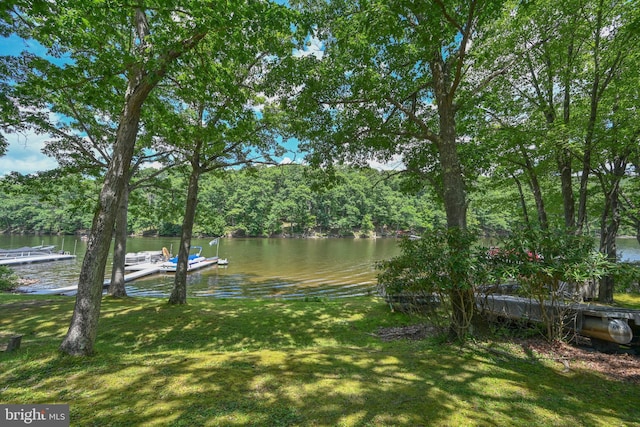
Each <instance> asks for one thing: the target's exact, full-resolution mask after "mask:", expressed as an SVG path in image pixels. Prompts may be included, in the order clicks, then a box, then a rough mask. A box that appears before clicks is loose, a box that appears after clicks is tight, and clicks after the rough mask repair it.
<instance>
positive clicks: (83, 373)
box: [0, 294, 640, 426]
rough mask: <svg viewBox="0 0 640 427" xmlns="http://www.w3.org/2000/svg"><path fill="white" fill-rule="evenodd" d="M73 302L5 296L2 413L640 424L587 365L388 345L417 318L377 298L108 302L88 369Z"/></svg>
mask: <svg viewBox="0 0 640 427" xmlns="http://www.w3.org/2000/svg"><path fill="white" fill-rule="evenodd" d="M73 303H74V301H73V299H70V298H58V297H46V298H38V297H33V296H12V295H7V294H3V295H0V332H4V333H5V334H6V333H8V332H12V333H20V334H24V337H23V340H22V347H21V349H20V350H19V351H18V352H16V353H12V354H10V353H2V354H0V402H2V403H69V404H70V407H71V417H72V418H71V420H72V425H78V426H80V425H82V426H89V425H96V426H106V425H121V426H131V425H149V426H156V425H157V426H164V425H184V426H192V425H223V426H232V425H265V426H274V425H302V426H310V425H311V426H313V425H394V426H402V425H406V426H415V425H430V426H448V425H452V426H460V425H509V426H512V425H515V426H518V425H520V426H535V425H539V426H547V425H554V426H575V425H594V426H599V425H601V426H611V425H640V424H639V421H638V420H640V407H639V406H638V401H639V400H640V390H638V387H637V386H635V385H632V384H627V383H619V382H615V381H610V380H607V379H604V378H602V377H600V376H598V375H596V374H594V373H591V372H589V371H588V370H582V369H580V367H574V366H572V370H571V371H569V372H564V371H563V369H564V366H563V365H562V364H560V363H558V362H557V361H552V360H544V359H541V358H539V357H536V356H535V355H532V354H528V353H526V352H524V351H522V350H521V349H518V348H514V347H507V345H506V344H502V346H503V347H500V348H504V349H505V350H506V351H508V352H510V353H512V355H513V356H512V357H508V356H501V355H500V353H496V352H495V351H493V352H489V351H487V350H486V346H484V345H478V344H474V345H471V346H468V347H465V348H458V347H448V346H441V345H438V343H437V342H436V341H435V340H424V341H405V340H403V341H395V342H389V343H385V342H382V341H380V340H379V339H378V338H376V337H375V336H374V334H375V332H376V330H377V329H378V328H379V327H385V326H399V325H405V324H409V323H413V322H415V320H412V319H410V318H408V317H406V316H405V315H402V314H397V313H389V311H388V308H387V307H386V306H385V305H384V304H383V303H381V302H380V300H377V299H374V298H354V299H346V300H340V301H328V302H327V301H323V302H304V301H271V300H268V301H266V300H263V301H256V300H213V299H197V300H196V299H192V300H189V304H188V305H186V306H179V307H172V306H168V305H167V304H166V303H165V301H164V300H158V299H148V298H144V299H143V298H137V299H126V300H123V301H119V300H110V299H106V300H105V301H104V302H103V306H102V316H101V321H100V331H99V334H98V340H97V344H96V355H95V356H93V357H89V358H72V357H68V356H63V355H60V354H58V352H57V350H56V349H57V346H58V344H59V343H60V341H61V340H62V337H63V336H64V334H65V332H66V328H67V327H68V324H69V319H70V317H71V312H72V310H73ZM630 304H632V305H633V302H631V303H630ZM496 345H497V346H500V345H501V344H496V343H493V344H492V346H493V348H496Z"/></svg>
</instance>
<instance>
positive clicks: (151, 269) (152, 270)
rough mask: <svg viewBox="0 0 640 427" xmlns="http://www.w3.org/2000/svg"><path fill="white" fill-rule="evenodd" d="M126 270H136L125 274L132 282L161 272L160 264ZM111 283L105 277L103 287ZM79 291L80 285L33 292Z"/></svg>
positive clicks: (49, 293)
mask: <svg viewBox="0 0 640 427" xmlns="http://www.w3.org/2000/svg"><path fill="white" fill-rule="evenodd" d="M125 270H129V271H131V270H134V271H133V273H129V274H125V275H124V281H125V283H128V282H131V281H133V280H136V279H139V278H141V277H144V276H150V275H152V274H156V273H159V272H160V271H161V270H160V264H138V265H134V266H128V267H126V268H125ZM110 283H111V279H105V281H104V282H103V284H102V286H103V288H107V287H108V286H109V284H110ZM77 292H78V285H72V286H65V287H64V288H52V289H38V290H37V291H35V292H33V293H34V294H36V295H67V296H70V295H75V294H76V293H77Z"/></svg>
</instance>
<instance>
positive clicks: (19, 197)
mask: <svg viewBox="0 0 640 427" xmlns="http://www.w3.org/2000/svg"><path fill="white" fill-rule="evenodd" d="M553 178H554V177H550V178H548V179H545V180H543V181H542V182H543V184H544V186H545V187H547V188H548V189H549V190H548V191H547V192H546V194H547V195H548V197H549V199H553V198H555V199H556V200H558V203H552V204H551V206H555V207H556V208H555V209H549V218H550V220H551V221H552V222H553V223H556V224H559V223H560V222H561V221H562V215H563V213H562V209H561V204H560V202H559V201H560V199H561V195H560V194H559V193H556V194H555V195H554V193H553V191H551V189H553V188H556V186H555V185H554V181H553ZM187 182H188V176H187V175H186V174H185V173H183V172H181V171H180V170H178V169H172V170H169V171H166V172H164V174H162V175H161V176H160V177H158V179H156V180H154V181H152V182H151V184H152V185H150V186H146V187H144V188H140V189H138V190H135V191H133V192H132V193H131V195H130V200H129V215H128V228H127V232H128V234H129V235H161V236H178V235H179V234H180V227H181V222H182V214H183V209H184V204H185V203H186V201H185V196H186V192H185V187H186V185H187ZM633 183H634V181H626V182H625V183H624V185H623V189H624V190H625V191H626V192H627V193H628V194H630V195H631V196H632V197H633V196H634V195H635V192H636V191H637V189H634V187H633V186H632V184H633ZM99 187H100V182H99V181H97V180H96V179H95V178H90V177H82V176H80V175H74V176H72V175H65V176H58V177H55V179H54V178H53V177H51V176H48V175H44V176H40V177H35V176H34V177H19V176H17V175H13V176H9V177H4V178H1V179H0V197H2V199H3V200H4V201H5V202H4V203H3V204H2V205H0V230H1V231H2V232H5V233H36V234H82V233H86V231H87V229H88V228H89V227H90V226H91V218H92V209H93V207H94V204H95V193H96V192H97V191H98V188H99ZM520 197H521V195H520V194H519V193H518V191H517V189H516V188H514V187H513V186H512V185H510V182H509V181H508V180H496V179H489V178H481V179H479V180H478V182H477V184H476V185H475V186H474V188H473V191H471V193H470V207H469V211H470V212H469V223H470V224H471V227H472V228H474V229H477V230H478V231H479V232H481V233H482V234H484V235H486V236H495V235H500V234H503V233H505V232H507V231H508V230H509V229H511V228H512V227H513V226H514V224H521V223H524V222H525V216H524V215H523V206H525V211H526V210H527V209H535V200H534V198H533V196H531V195H530V193H526V194H524V195H523V197H524V201H521V200H520ZM603 203H604V202H603V201H602V200H599V199H598V198H597V197H594V200H593V202H592V204H593V215H592V217H593V218H594V219H593V221H592V223H590V225H589V231H590V232H591V233H592V234H595V233H596V232H597V231H598V230H599V229H600V224H599V221H598V220H599V217H598V215H597V212H598V210H599V209H600V207H601V206H602V204H603ZM441 206H442V205H441V203H440V201H439V200H438V197H437V195H436V194H435V193H434V192H433V191H430V189H429V187H424V186H423V187H421V188H416V186H415V183H414V182H412V181H409V180H408V179H407V177H405V176H404V175H403V174H398V173H397V172H389V171H378V170H374V169H370V168H351V167H343V168H341V169H338V170H337V171H336V173H335V176H334V177H333V178H332V179H328V177H327V176H326V175H325V174H324V173H319V172H317V171H314V170H313V169H312V168H311V167H310V166H302V165H286V166H280V167H259V168H247V169H242V170H230V171H225V172H221V173H218V174H210V175H207V176H206V177H205V178H204V179H203V180H202V182H201V189H200V192H199V202H198V209H197V212H196V220H195V224H194V233H195V234H196V235H198V236H220V235H228V236H236V237H240V236H248V237H268V236H280V235H287V236H292V235H294V236H303V237H304V236H311V235H319V236H354V235H356V236H360V237H368V236H372V235H374V234H375V235H377V236H385V235H396V234H398V233H406V232H409V233H415V234H420V233H422V232H424V231H425V230H431V229H435V228H438V227H439V226H441V225H443V224H444V223H445V216H444V211H443V209H442V207H441ZM630 213H633V212H630ZM622 218H623V223H624V224H625V225H624V226H623V228H622V230H621V234H626V235H635V234H636V232H637V229H636V225H635V224H636V223H635V222H634V221H633V220H634V216H633V215H623V216H622Z"/></svg>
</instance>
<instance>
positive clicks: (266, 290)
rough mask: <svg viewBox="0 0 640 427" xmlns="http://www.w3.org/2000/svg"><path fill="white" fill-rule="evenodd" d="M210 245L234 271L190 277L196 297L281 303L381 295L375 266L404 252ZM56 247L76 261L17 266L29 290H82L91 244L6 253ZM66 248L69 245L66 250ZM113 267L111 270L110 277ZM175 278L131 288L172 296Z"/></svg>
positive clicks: (272, 242)
mask: <svg viewBox="0 0 640 427" xmlns="http://www.w3.org/2000/svg"><path fill="white" fill-rule="evenodd" d="M210 240H211V239H194V241H193V242H192V245H199V246H202V247H203V252H202V255H204V256H207V257H210V256H215V255H216V250H218V251H219V256H220V257H221V258H227V259H228V260H229V265H228V266H224V267H222V266H221V267H218V266H212V267H209V268H205V269H202V270H198V271H195V272H193V273H190V274H189V277H188V285H187V291H188V294H189V296H203V297H218V298H243V297H282V298H305V297H314V296H318V297H323V298H324V297H327V298H338V297H346V296H355V295H366V294H370V293H373V292H375V283H376V274H377V272H376V270H375V263H376V261H379V260H383V259H388V258H391V257H393V256H395V255H397V254H398V253H399V249H398V246H397V241H396V240H395V239H376V240H372V239H221V240H220V242H221V243H220V247H219V248H217V247H216V246H209V241H210ZM40 244H44V245H56V248H57V249H60V248H64V250H65V251H69V252H71V253H76V254H77V255H78V257H77V259H75V260H69V261H56V262H51V263H43V264H27V265H20V266H15V267H12V268H13V269H14V270H15V271H16V272H17V273H18V274H19V275H20V276H21V277H23V278H25V279H32V280H37V282H36V283H34V284H33V285H30V289H33V290H36V289H42V288H60V287H65V286H72V285H76V284H77V281H78V276H79V272H80V267H81V264H82V257H83V256H84V253H85V250H86V242H84V241H82V240H80V239H76V238H71V237H69V236H67V237H65V238H64V242H63V238H62V237H57V236H39V237H32V236H0V248H16V247H21V246H35V245H40ZM63 245H64V246H63ZM178 245H179V239H171V238H131V239H129V240H128V241H127V251H128V252H138V251H145V250H160V249H161V248H162V247H166V248H168V249H170V250H172V252H177V248H178ZM109 271H110V265H109V264H108V265H107V277H109ZM172 287H173V275H172V274H167V273H163V274H156V275H154V276H149V277H147V278H143V279H138V280H136V281H134V282H131V283H129V284H128V285H127V292H128V293H129V294H130V295H146V296H159V297H163V296H168V295H169V294H170V293H171V289H172Z"/></svg>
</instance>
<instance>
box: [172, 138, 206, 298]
mask: <svg viewBox="0 0 640 427" xmlns="http://www.w3.org/2000/svg"><path fill="white" fill-rule="evenodd" d="M195 150H197V151H196V155H195V156H194V157H195V160H194V161H192V170H191V176H190V177H189V188H188V190H187V206H186V207H185V213H184V219H183V221H182V233H181V235H180V248H179V252H178V265H177V268H176V275H175V279H174V283H173V290H172V291H171V295H170V296H169V304H186V303H187V267H188V262H189V260H188V258H189V251H190V249H191V236H192V234H193V223H194V221H195V218H196V207H197V206H198V181H199V180H200V165H199V163H200V160H199V157H198V154H197V153H198V152H199V151H200V148H199V145H198V146H197V148H196V149H195Z"/></svg>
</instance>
